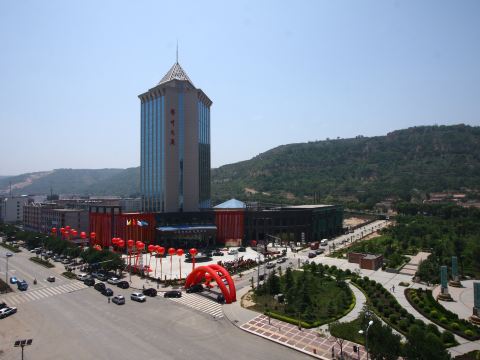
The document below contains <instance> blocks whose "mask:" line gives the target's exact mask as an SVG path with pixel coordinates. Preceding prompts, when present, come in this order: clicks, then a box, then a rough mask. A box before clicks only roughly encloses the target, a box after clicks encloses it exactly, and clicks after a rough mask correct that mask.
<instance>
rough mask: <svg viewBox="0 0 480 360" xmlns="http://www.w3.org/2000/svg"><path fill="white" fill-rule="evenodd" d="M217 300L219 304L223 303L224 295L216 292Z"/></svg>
mask: <svg viewBox="0 0 480 360" xmlns="http://www.w3.org/2000/svg"><path fill="white" fill-rule="evenodd" d="M217 302H219V303H220V304H224V303H225V297H224V296H223V295H222V294H218V296H217Z"/></svg>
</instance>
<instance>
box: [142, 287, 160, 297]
mask: <svg viewBox="0 0 480 360" xmlns="http://www.w3.org/2000/svg"><path fill="white" fill-rule="evenodd" d="M143 295H147V296H150V297H155V296H157V290H155V289H154V288H148V289H145V290H143Z"/></svg>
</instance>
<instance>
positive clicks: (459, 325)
mask: <svg viewBox="0 0 480 360" xmlns="http://www.w3.org/2000/svg"><path fill="white" fill-rule="evenodd" d="M405 297H406V298H407V300H408V302H409V303H410V304H411V305H412V306H413V307H414V308H415V309H416V310H417V311H418V312H419V313H420V314H422V315H423V316H425V317H426V318H428V319H429V320H431V321H432V322H434V323H435V324H437V325H439V326H441V327H442V328H444V329H447V330H449V331H451V332H453V333H455V334H457V335H458V336H461V337H463V338H465V339H468V340H471V341H474V340H478V339H480V327H478V326H475V325H474V324H472V323H470V322H468V321H466V320H464V319H459V318H458V315H457V314H455V313H453V312H451V311H450V310H448V309H446V308H444V307H443V306H442V305H441V304H439V303H438V301H436V300H435V299H434V298H433V296H432V292H431V291H430V290H422V289H405Z"/></svg>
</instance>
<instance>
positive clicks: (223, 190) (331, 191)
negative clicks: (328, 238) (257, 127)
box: [212, 125, 480, 205]
mask: <svg viewBox="0 0 480 360" xmlns="http://www.w3.org/2000/svg"><path fill="white" fill-rule="evenodd" d="M479 184H480V128H479V127H471V126H465V125H455V126H422V127H414V128H409V129H406V130H398V131H394V132H392V133H389V134H388V135H386V136H377V137H370V138H368V137H357V138H354V139H338V140H326V141H317V142H309V143H301V144H290V145H283V146H279V147H277V148H274V149H272V150H270V151H267V152H265V153H263V154H260V155H258V156H256V157H254V158H252V159H251V160H248V161H243V162H239V163H236V164H230V165H225V166H222V167H220V168H218V169H213V171H212V187H213V189H212V190H213V197H214V200H215V201H214V203H215V202H218V201H221V200H224V199H227V198H230V197H232V196H235V197H237V198H240V199H251V200H254V199H258V200H263V201H269V200H270V201H272V202H300V203H303V202H308V201H313V197H314V196H316V199H317V200H319V201H326V202H332V201H342V202H344V203H345V202H347V203H348V202H355V201H360V202H363V203H368V204H370V205H372V204H374V203H375V202H377V201H379V200H382V199H384V198H386V197H392V196H393V197H399V198H402V199H404V200H410V199H411V197H412V196H417V195H418V196H421V195H422V194H424V193H426V192H432V191H442V190H449V189H452V190H458V189H460V188H464V187H466V188H476V189H478V188H479V187H480V186H479ZM245 189H249V190H248V191H247V192H246V191H245Z"/></svg>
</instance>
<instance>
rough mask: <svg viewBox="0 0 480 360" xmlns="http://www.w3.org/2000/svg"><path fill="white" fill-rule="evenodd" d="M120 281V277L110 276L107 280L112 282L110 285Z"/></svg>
mask: <svg viewBox="0 0 480 360" xmlns="http://www.w3.org/2000/svg"><path fill="white" fill-rule="evenodd" d="M119 282H120V279H119V278H117V277H112V278H110V279H108V280H107V283H109V284H112V285H117V284H118V283H119Z"/></svg>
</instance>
